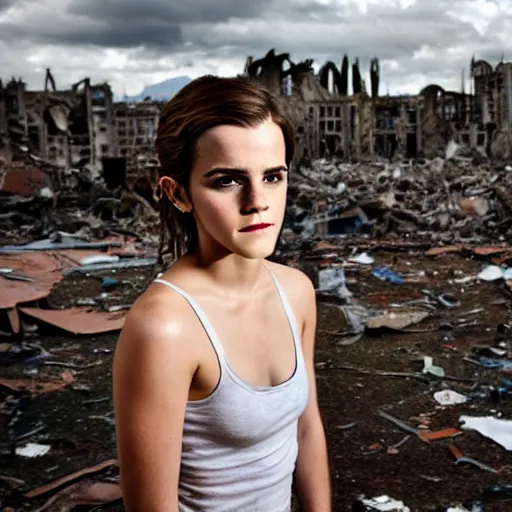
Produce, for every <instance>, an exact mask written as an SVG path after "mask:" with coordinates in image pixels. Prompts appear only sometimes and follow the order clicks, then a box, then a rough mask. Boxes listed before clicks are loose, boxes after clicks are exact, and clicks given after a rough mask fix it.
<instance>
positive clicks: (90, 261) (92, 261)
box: [80, 254, 119, 265]
mask: <svg viewBox="0 0 512 512" xmlns="http://www.w3.org/2000/svg"><path fill="white" fill-rule="evenodd" d="M116 261H119V256H112V255H109V254H95V255H94V256H86V257H85V258H82V259H81V260H80V264H81V265H96V264H97V263H114V262H116Z"/></svg>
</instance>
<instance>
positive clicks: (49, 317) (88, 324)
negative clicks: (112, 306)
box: [19, 307, 126, 334]
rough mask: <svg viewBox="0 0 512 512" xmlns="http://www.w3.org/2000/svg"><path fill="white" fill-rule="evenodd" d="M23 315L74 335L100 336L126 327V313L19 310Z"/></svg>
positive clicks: (78, 310)
mask: <svg viewBox="0 0 512 512" xmlns="http://www.w3.org/2000/svg"><path fill="white" fill-rule="evenodd" d="M19 310H20V312H21V313H24V314H25V315H28V316H30V317H32V318H36V319H37V320H40V321H42V322H45V323H47V324H50V325H53V326H55V327H58V328H59V329H63V330H65V331H68V332H71V333H73V334H99V333H103V332H110V331H118V330H120V329H121V328H122V327H123V325H124V318H125V315H126V312H123V313H119V312H116V313H107V312H103V311H90V310H88V309H87V308H69V309H39V308H21V307H20V308H19Z"/></svg>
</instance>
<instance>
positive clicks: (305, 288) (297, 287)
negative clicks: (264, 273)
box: [265, 261, 315, 297]
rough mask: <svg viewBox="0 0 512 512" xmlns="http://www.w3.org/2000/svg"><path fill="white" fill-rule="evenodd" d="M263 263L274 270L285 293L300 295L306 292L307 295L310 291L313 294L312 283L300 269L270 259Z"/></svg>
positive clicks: (309, 294)
mask: <svg viewBox="0 0 512 512" xmlns="http://www.w3.org/2000/svg"><path fill="white" fill-rule="evenodd" d="M265 265H267V267H268V268H270V270H272V272H274V274H275V275H276V276H277V278H278V279H279V282H280V283H281V284H282V285H283V287H284V289H285V291H286V293H287V294H291V295H302V296H304V294H306V295H307V296H309V297H311V294H312V293H313V295H314V291H315V289H314V286H313V283H312V282H311V279H310V278H309V277H308V276H307V275H306V274H305V273H304V272H302V270H299V269H298V268H294V267H289V266H287V265H282V264H281V263H275V262H271V261H266V262H265Z"/></svg>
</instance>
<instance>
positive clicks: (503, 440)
mask: <svg viewBox="0 0 512 512" xmlns="http://www.w3.org/2000/svg"><path fill="white" fill-rule="evenodd" d="M459 421H460V422H461V423H462V428H463V429H465V430H476V431H477V432H479V433H480V434H482V435H483V436H485V437H488V438H489V439H492V440H493V441H494V442H496V443H498V444H499V445H501V446H503V448H505V450H512V421H511V420H503V419H498V418H495V417H494V416H487V417H485V418H477V417H472V416H461V417H460V418H459Z"/></svg>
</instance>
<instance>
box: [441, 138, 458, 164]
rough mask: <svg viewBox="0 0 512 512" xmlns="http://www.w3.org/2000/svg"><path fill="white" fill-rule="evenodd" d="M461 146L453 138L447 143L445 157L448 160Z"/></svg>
mask: <svg viewBox="0 0 512 512" xmlns="http://www.w3.org/2000/svg"><path fill="white" fill-rule="evenodd" d="M460 148H461V146H460V145H459V144H457V143H456V142H455V141H454V140H453V139H452V140H450V142H448V145H447V146H446V152H445V155H444V157H445V159H446V160H450V158H454V157H455V156H456V155H457V153H458V152H459V149H460Z"/></svg>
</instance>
